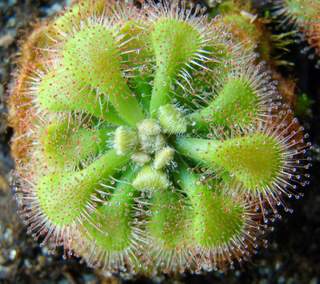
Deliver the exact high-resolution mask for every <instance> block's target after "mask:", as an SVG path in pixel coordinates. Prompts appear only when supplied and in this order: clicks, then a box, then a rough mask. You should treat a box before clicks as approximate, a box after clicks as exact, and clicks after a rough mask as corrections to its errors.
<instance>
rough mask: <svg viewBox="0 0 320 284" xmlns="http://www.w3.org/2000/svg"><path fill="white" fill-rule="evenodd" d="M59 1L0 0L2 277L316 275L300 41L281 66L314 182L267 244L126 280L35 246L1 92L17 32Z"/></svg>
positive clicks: (271, 278) (308, 75)
mask: <svg viewBox="0 0 320 284" xmlns="http://www.w3.org/2000/svg"><path fill="white" fill-rule="evenodd" d="M64 2H65V1H62V0H47V1H45V0H0V283H61V284H62V283H72V284H73V283H121V282H128V283H133V282H136V283H154V282H159V283H160V282H161V283H173V282H175V283H244V284H245V283H259V284H265V283H278V284H282V283H288V284H289V283H290V284H294V283H297V284H299V283H303V284H304V283H306V284H318V283H320V218H319V216H320V191H319V190H318V188H319V185H320V174H319V173H320V148H319V144H320V129H319V127H320V126H319V125H320V111H319V110H320V108H319V102H320V84H319V78H320V72H319V70H317V69H315V68H314V66H315V62H313V61H311V60H309V59H307V57H308V56H307V55H302V54H301V53H300V49H301V48H302V47H301V44H300V45H296V46H292V52H291V53H290V55H289V57H290V58H291V59H292V60H293V62H294V63H295V65H294V67H292V68H291V69H287V68H284V69H283V70H282V71H283V73H284V75H287V74H288V73H289V72H290V74H293V75H294V76H295V77H296V78H298V87H299V91H300V93H306V94H307V95H308V96H309V97H310V98H311V100H312V101H313V104H312V105H311V108H310V109H309V110H307V111H305V112H304V113H302V114H301V117H300V118H301V119H300V120H301V123H302V124H303V125H304V126H305V128H306V129H307V131H308V132H309V133H310V140H311V142H312V143H313V145H314V146H313V149H312V151H311V155H312V158H313V160H314V162H313V164H314V166H313V168H312V170H311V175H312V177H311V184H310V186H308V188H306V192H305V197H304V198H303V199H302V200H300V201H295V202H292V208H293V209H294V212H293V213H292V214H289V213H286V214H283V219H282V220H281V221H279V222H277V223H276V224H274V227H275V231H274V232H273V233H270V235H269V236H268V239H269V246H268V248H260V250H259V254H258V255H256V256H254V257H253V258H252V260H251V262H249V263H246V264H244V266H243V267H242V268H237V269H236V270H234V271H229V272H228V273H227V274H226V275H224V274H218V273H206V274H204V275H183V276H179V277H175V278H174V279H172V278H169V277H166V276H162V277H159V278H156V279H152V280H151V279H135V280H130V281H129V280H125V279H123V278H122V279H121V278H118V277H116V276H114V277H103V276H102V275H100V274H99V273H98V272H94V271H92V270H90V269H88V268H87V267H86V266H85V265H84V264H80V263H79V261H78V260H76V259H70V260H64V259H63V258H62V255H61V252H57V253H56V254H55V255H49V254H48V251H47V249H46V248H40V247H39V245H38V243H37V242H35V241H34V240H33V239H32V238H31V237H30V236H27V235H26V229H25V228H24V226H23V225H22V224H21V222H20V220H19V218H18V216H17V214H16V206H15V201H14V199H13V195H12V192H11V190H10V187H9V186H8V180H9V176H10V170H11V169H13V167H14V165H13V162H12V160H11V158H10V151H9V145H8V143H9V140H10V137H11V132H12V131H11V130H10V129H9V128H7V125H6V108H5V104H4V100H5V94H6V93H7V89H8V84H9V81H10V73H11V72H12V71H13V70H14V69H15V58H16V52H17V50H18V42H19V39H21V38H22V37H23V35H24V34H25V32H28V31H29V30H30V27H31V24H32V23H33V21H34V20H35V19H39V18H45V17H48V16H51V15H53V14H55V13H56V12H57V11H59V10H61V9H62V5H64ZM290 203H291V202H289V204H290Z"/></svg>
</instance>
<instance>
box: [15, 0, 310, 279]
mask: <svg viewBox="0 0 320 284" xmlns="http://www.w3.org/2000/svg"><path fill="white" fill-rule="evenodd" d="M246 46H247V45H246V44H244V43H242V42H240V41H239V40H238V39H237V40H236V39H234V38H233V37H232V35H231V33H230V32H229V28H228V24H227V23H225V22H223V21H221V19H220V17H216V18H213V19H209V18H207V16H206V15H204V13H203V11H202V10H201V9H200V8H199V7H198V6H194V7H188V5H187V3H180V4H179V5H178V3H176V2H172V3H170V2H163V3H162V4H155V3H153V2H149V3H148V4H144V5H142V7H141V8H139V9H138V8H135V7H133V6H130V5H128V4H121V3H113V2H111V3H110V1H101V0H99V1H83V2H80V3H78V4H75V5H74V6H73V7H72V8H71V9H70V10H68V11H66V12H65V13H63V14H62V15H60V16H58V17H57V18H55V19H54V20H52V21H50V22H48V23H46V24H43V25H39V26H37V27H35V31H34V32H33V33H32V34H31V35H30V36H29V37H28V38H27V40H26V42H25V43H24V45H23V46H22V49H21V57H20V68H19V70H18V72H17V74H16V77H15V82H14V85H13V87H12V94H11V96H10V101H9V104H10V121H11V125H12V126H13V128H14V130H15V136H14V138H13V141H12V153H13V156H14V157H15V160H16V176H17V182H16V196H17V200H18V203H19V205H20V214H21V216H22V218H23V219H24V221H25V223H26V224H27V225H28V231H29V232H30V233H31V234H32V235H33V236H34V237H35V238H36V239H39V240H40V241H41V242H42V244H44V245H47V246H48V247H50V248H52V249H54V248H55V247H57V246H63V247H64V250H65V253H66V254H67V255H72V254H74V255H77V256H80V257H82V258H83V259H85V260H86V261H87V263H88V264H89V265H92V266H95V267H99V268H101V269H103V270H105V271H109V272H114V271H129V272H132V273H160V272H176V271H177V272H183V271H186V270H187V271H202V270H212V269H224V268H227V267H233V265H234V263H235V262H239V263H241V262H243V261H245V260H247V259H248V257H249V256H250V254H251V253H254V252H255V251H256V249H257V248H258V246H259V245H263V244H265V241H263V240H262V239H263V237H264V233H265V231H266V230H268V228H269V225H268V221H272V220H274V219H275V218H277V217H279V212H278V207H279V206H280V207H281V206H282V207H283V208H284V209H285V210H288V208H287V206H286V204H285V202H286V198H287V197H292V196H294V197H296V198H299V197H300V196H302V194H303V193H302V192H301V189H300V188H299V187H298V186H300V185H301V186H304V185H306V183H307V181H306V177H307V174H306V173H305V170H306V169H307V168H308V167H309V166H310V165H309V162H308V159H307V157H306V148H307V147H308V146H309V144H308V143H304V138H305V137H304V134H303V128H302V127H300V126H299V124H298V122H297V120H296V119H294V118H293V116H292V113H291V111H290V110H288V109H287V108H285V107H284V106H283V105H282V103H281V98H280V95H279V94H278V92H277V88H276V84H275V83H274V82H273V81H272V80H271V79H270V74H269V73H268V72H267V71H266V70H265V68H264V65H263V64H261V63H258V62H257V61H258V60H257V58H256V55H255V54H254V53H253V51H252V48H251V47H250V48H248V49H246Z"/></svg>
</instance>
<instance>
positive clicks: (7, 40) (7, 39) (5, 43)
mask: <svg viewBox="0 0 320 284" xmlns="http://www.w3.org/2000/svg"><path fill="white" fill-rule="evenodd" d="M14 40H15V39H14V35H13V34H12V33H7V34H5V35H3V36H1V37H0V47H5V48H6V47H9V46H10V45H11V44H12V43H13V42H14Z"/></svg>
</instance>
